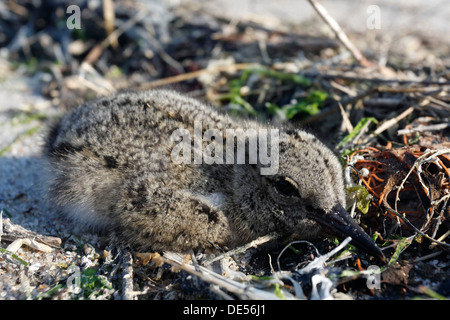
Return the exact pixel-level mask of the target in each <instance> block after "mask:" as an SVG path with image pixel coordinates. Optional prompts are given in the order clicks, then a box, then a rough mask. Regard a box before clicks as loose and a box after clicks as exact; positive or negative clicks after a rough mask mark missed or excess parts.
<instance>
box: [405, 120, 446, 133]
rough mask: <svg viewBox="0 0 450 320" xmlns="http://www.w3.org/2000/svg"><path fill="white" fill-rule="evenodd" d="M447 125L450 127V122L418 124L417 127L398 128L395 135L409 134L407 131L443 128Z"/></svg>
mask: <svg viewBox="0 0 450 320" xmlns="http://www.w3.org/2000/svg"><path fill="white" fill-rule="evenodd" d="M449 127H450V123H438V124H432V125H429V126H418V127H417V128H411V129H401V130H398V131H397V135H399V136H401V135H402V134H409V133H414V132H423V131H438V130H444V129H446V128H449Z"/></svg>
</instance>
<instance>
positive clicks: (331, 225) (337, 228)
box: [309, 205, 386, 263]
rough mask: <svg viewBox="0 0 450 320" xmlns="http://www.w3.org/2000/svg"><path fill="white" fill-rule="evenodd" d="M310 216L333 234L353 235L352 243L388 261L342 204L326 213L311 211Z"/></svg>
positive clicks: (341, 235) (343, 236)
mask: <svg viewBox="0 0 450 320" xmlns="http://www.w3.org/2000/svg"><path fill="white" fill-rule="evenodd" d="M309 217H310V218H311V219H313V220H315V221H317V222H318V223H319V224H320V225H322V227H323V228H324V229H325V230H326V231H327V232H329V233H330V234H331V235H334V236H337V237H338V238H341V239H344V238H346V237H348V236H350V237H352V241H351V243H352V244H354V245H355V246H356V247H357V248H358V249H360V250H363V251H365V252H367V253H368V254H370V255H371V256H373V257H376V258H378V259H380V260H381V261H382V262H384V263H386V258H385V257H384V254H383V252H381V250H380V248H379V247H378V246H377V245H376V244H375V242H374V241H373V240H372V239H371V238H370V237H369V235H368V234H367V233H366V232H365V231H364V230H363V229H362V228H361V227H360V226H359V225H358V224H357V223H356V221H355V220H354V219H353V218H352V217H351V216H350V214H348V212H347V211H346V210H345V209H344V208H343V207H342V206H341V205H336V206H335V207H333V209H331V210H330V211H329V212H327V213H325V214H323V213H310V214H309Z"/></svg>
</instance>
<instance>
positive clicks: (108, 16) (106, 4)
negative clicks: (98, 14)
mask: <svg viewBox="0 0 450 320" xmlns="http://www.w3.org/2000/svg"><path fill="white" fill-rule="evenodd" d="M103 19H104V21H105V30H106V34H107V35H108V36H110V35H111V34H112V33H113V31H114V24H115V20H116V15H115V12H114V1H113V0H103ZM110 44H111V46H112V47H113V48H115V49H116V48H117V47H118V45H119V42H118V41H117V35H113V36H112V37H111V39H110Z"/></svg>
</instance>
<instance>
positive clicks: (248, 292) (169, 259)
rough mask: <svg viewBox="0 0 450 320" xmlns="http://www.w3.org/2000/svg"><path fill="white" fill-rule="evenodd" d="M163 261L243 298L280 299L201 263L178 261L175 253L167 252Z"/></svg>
mask: <svg viewBox="0 0 450 320" xmlns="http://www.w3.org/2000/svg"><path fill="white" fill-rule="evenodd" d="M161 259H162V261H163V262H165V263H168V264H170V265H172V266H174V267H176V268H178V269H182V270H184V271H187V272H189V273H190V274H192V275H194V276H197V277H199V278H200V279H202V280H203V281H205V282H208V283H212V284H216V285H218V286H220V287H222V288H225V289H226V290H228V291H230V292H233V293H235V294H237V295H239V296H240V297H241V298H246V299H252V300H254V299H256V300H261V299H263V300H279V297H277V296H276V295H275V294H274V293H272V292H268V291H265V290H261V289H257V288H255V287H253V286H250V285H247V284H245V283H240V282H237V281H234V280H231V279H228V278H226V277H224V276H222V275H220V274H217V273H215V272H214V271H212V270H209V269H207V268H205V267H203V266H200V265H196V266H193V265H190V264H186V263H183V262H180V261H178V258H177V257H176V256H175V255H173V253H170V252H165V253H164V256H162V257H161Z"/></svg>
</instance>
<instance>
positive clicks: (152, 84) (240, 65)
mask: <svg viewBox="0 0 450 320" xmlns="http://www.w3.org/2000/svg"><path fill="white" fill-rule="evenodd" d="M255 66H258V64H255V63H238V64H235V65H232V66H218V67H217V68H206V69H201V70H197V71H192V72H188V73H183V74H177V75H176V76H172V77H168V78H164V79H159V80H155V81H152V82H149V83H144V84H142V85H141V86H140V87H139V88H140V89H152V88H155V87H161V86H165V85H169V84H173V83H177V82H181V81H186V80H191V79H195V78H198V77H200V76H201V75H203V74H205V73H210V72H224V71H228V70H231V71H238V70H244V69H247V68H250V67H255Z"/></svg>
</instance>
